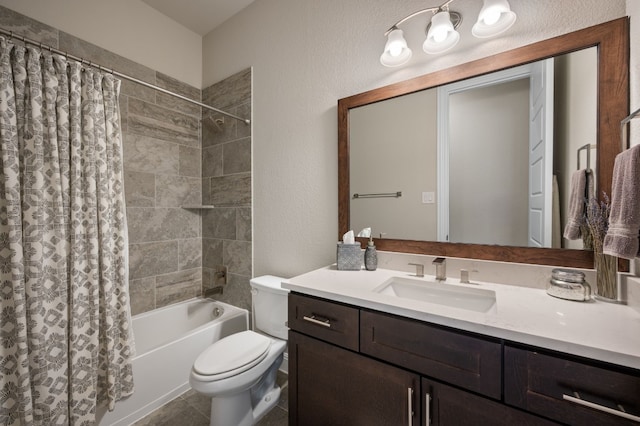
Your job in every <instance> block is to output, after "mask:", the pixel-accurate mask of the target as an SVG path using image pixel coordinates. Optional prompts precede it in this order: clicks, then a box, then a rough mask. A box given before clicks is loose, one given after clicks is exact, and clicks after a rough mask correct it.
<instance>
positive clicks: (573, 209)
mask: <svg viewBox="0 0 640 426" xmlns="http://www.w3.org/2000/svg"><path fill="white" fill-rule="evenodd" d="M586 187H587V171H586V170H585V169H580V170H576V171H575V172H573V173H572V174H571V188H570V192H569V212H568V214H567V224H566V225H565V226H564V237H565V238H566V239H568V240H577V239H579V238H580V237H581V236H582V235H581V232H580V225H581V224H582V221H583V215H584V206H585V202H586V200H585V190H586Z"/></svg>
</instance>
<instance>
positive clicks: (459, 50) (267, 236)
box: [203, 0, 637, 276]
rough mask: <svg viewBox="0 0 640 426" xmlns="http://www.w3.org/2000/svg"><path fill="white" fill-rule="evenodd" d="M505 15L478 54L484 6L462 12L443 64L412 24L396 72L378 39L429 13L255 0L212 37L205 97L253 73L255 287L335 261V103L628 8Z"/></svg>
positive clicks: (207, 46)
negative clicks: (407, 58) (384, 60)
mask: <svg viewBox="0 0 640 426" xmlns="http://www.w3.org/2000/svg"><path fill="white" fill-rule="evenodd" d="M628 2H629V3H634V2H637V0H628ZM418 3H420V4H418ZM510 3H511V5H512V8H513V9H514V11H516V13H518V21H517V22H516V25H515V26H514V27H513V28H512V29H511V30H510V31H509V32H507V33H505V34H504V35H503V36H502V37H498V38H496V39H491V40H488V41H486V42H484V43H480V42H476V41H475V40H474V39H473V37H471V36H470V28H471V26H472V25H473V23H474V20H475V16H477V13H478V12H479V10H480V7H481V5H482V2H481V1H480V0H456V1H455V2H454V3H453V4H452V5H451V8H452V9H453V10H458V11H461V12H462V13H463V15H464V20H463V24H462V27H461V29H460V33H461V42H460V44H459V45H458V46H457V47H456V48H455V49H454V50H452V51H450V52H448V53H446V54H444V55H440V56H429V57H428V56H427V55H425V54H424V53H422V51H421V46H420V45H421V43H422V38H423V34H424V28H425V26H426V18H424V19H422V18H415V19H414V20H412V21H411V22H408V23H407V24H406V25H404V26H403V29H404V30H405V35H406V37H407V40H408V43H409V44H410V47H411V48H412V49H413V50H414V57H413V58H412V60H411V62H409V63H408V64H407V65H406V66H404V67H401V68H400V69H389V68H384V67H382V66H381V65H380V63H379V56H380V53H381V51H382V48H383V46H384V43H385V38H384V35H383V33H384V31H385V30H386V29H387V28H389V27H390V26H391V25H392V24H394V22H395V21H396V20H398V19H400V18H402V17H404V16H405V15H407V14H409V13H411V12H414V11H415V10H417V9H419V8H420V7H423V6H426V4H424V3H421V2H412V1H406V0H349V1H344V0H322V1H318V0H258V1H256V2H254V3H253V4H252V5H250V6H249V7H247V8H246V9H245V10H243V11H242V12H241V13H240V14H238V15H236V16H235V17H234V18H232V19H231V20H229V21H227V22H226V23H225V24H223V25H222V26H221V27H219V28H218V29H217V30H214V31H212V32H211V33H209V34H208V35H207V36H205V38H204V42H203V55H204V59H203V62H204V69H203V81H204V86H207V85H208V84H211V83H213V82H216V81H219V80H221V79H222V78H224V77H227V76H229V75H231V74H233V73H235V72H237V71H240V70H242V69H244V68H246V67H248V66H252V67H253V71H254V74H253V75H254V81H253V89H254V109H253V111H254V117H253V118H254V121H253V144H254V146H253V167H254V173H253V176H254V232H253V239H254V274H255V275H260V274H264V273H273V274H280V275H283V276H291V275H294V274H298V273H302V272H305V271H308V270H310V269H313V268H316V267H320V266H322V265H326V264H328V263H331V262H333V261H335V259H334V257H335V243H336V240H337V238H338V235H337V234H338V223H337V222H338V220H337V216H338V206H337V198H338V189H337V188H338V182H337V136H336V135H337V111H336V103H337V100H338V99H339V98H342V97H345V96H349V95H352V94H355V93H358V92H361V91H364V90H368V89H373V88H376V87H379V86H382V85H385V84H388V83H392V82H396V81H400V80H405V79H407V78H410V77H414V76H417V75H421V74H424V73H427V72H431V71H434V70H437V69H442V68H446V67H450V66H452V65H455V64H459V63H463V62H468V61H470V60H473V59H476V58H479V57H484V56H487V55H490V54H494V53H497V52H500V51H505V50H509V49H512V48H514V47H518V46H522V45H526V44H529V43H531V42H534V41H538V40H541V39H545V38H549V37H552V36H555V35H559V34H564V33H567V32H570V31H574V30H577V29H580V28H584V27H587V26H590V25H594V24H597V23H601V22H605V21H609V20H612V19H615V18H618V17H621V16H624V15H625V1H624V0H616V1H611V0H610V1H601V0H562V1H559V0H536V1H530V0H510ZM474 15H475V16H474Z"/></svg>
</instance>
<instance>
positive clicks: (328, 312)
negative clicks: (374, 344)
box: [289, 293, 360, 351]
mask: <svg viewBox="0 0 640 426" xmlns="http://www.w3.org/2000/svg"><path fill="white" fill-rule="evenodd" d="M359 325H360V324H359V310H358V309H357V308H354V307H351V306H346V305H341V304H339V303H335V302H329V301H327V300H323V299H316V298H313V297H309V296H302V295H300V294H296V293H289V328H291V329H292V330H296V331H299V332H301V333H304V334H307V335H309V336H313V337H316V338H318V339H320V340H324V341H326V342H329V343H333V344H335V345H339V346H342V347H345V348H347V349H351V350H353V351H357V350H358V333H359Z"/></svg>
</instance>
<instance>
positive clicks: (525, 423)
mask: <svg viewBox="0 0 640 426" xmlns="http://www.w3.org/2000/svg"><path fill="white" fill-rule="evenodd" d="M421 404H422V412H423V418H424V421H423V422H422V423H421V424H422V425H432V426H433V425H439V426H446V425H452V426H462V425H482V426H489V425H491V426H515V425H517V426H543V425H548V426H551V425H557V423H555V422H552V421H548V420H544V419H541V418H540V417H536V416H533V415H531V414H528V413H525V412H522V411H519V410H515V409H513V408H511V407H508V406H506V405H504V404H501V403H500V402H497V401H491V400H488V399H486V398H483V397H480V396H477V395H474V394H473V393H470V392H465V391H463V390H460V389H456V388H454V387H452V386H447V385H445V384H442V383H439V382H436V381H434V380H429V379H425V378H423V379H422V402H421ZM591 424H595V423H591Z"/></svg>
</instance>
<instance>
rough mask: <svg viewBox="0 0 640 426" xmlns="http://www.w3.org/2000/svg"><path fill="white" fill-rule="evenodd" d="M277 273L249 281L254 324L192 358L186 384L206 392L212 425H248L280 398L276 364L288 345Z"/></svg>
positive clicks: (283, 291)
mask: <svg viewBox="0 0 640 426" xmlns="http://www.w3.org/2000/svg"><path fill="white" fill-rule="evenodd" d="M281 281H282V278H279V277H274V276H263V277H258V278H255V279H253V280H251V287H252V305H253V314H254V323H255V326H254V328H255V329H256V330H259V331H260V332H257V331H252V330H247V331H242V332H240V333H236V334H232V335H230V336H228V337H225V338H223V339H221V340H219V341H217V342H215V343H213V344H212V345H210V346H209V347H208V348H207V349H205V350H204V351H203V352H202V353H201V354H200V355H199V356H198V358H197V359H196V360H195V362H194V364H193V367H192V369H191V375H190V378H189V383H190V384H191V387H192V388H193V390H195V391H196V392H199V393H201V394H203V395H207V396H209V397H211V423H210V424H211V426H230V425H238V426H249V425H253V424H255V423H256V422H258V421H259V420H260V419H261V418H262V417H263V416H264V415H265V414H266V413H268V412H269V410H271V409H272V408H273V407H274V406H275V405H276V404H277V403H278V400H279V398H280V387H279V386H278V385H277V383H276V377H277V373H278V368H280V365H281V364H282V360H283V357H284V351H285V349H286V347H287V341H286V337H287V327H286V326H285V321H286V315H287V309H286V306H287V294H288V290H286V289H282V288H281V287H280V282H281Z"/></svg>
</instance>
